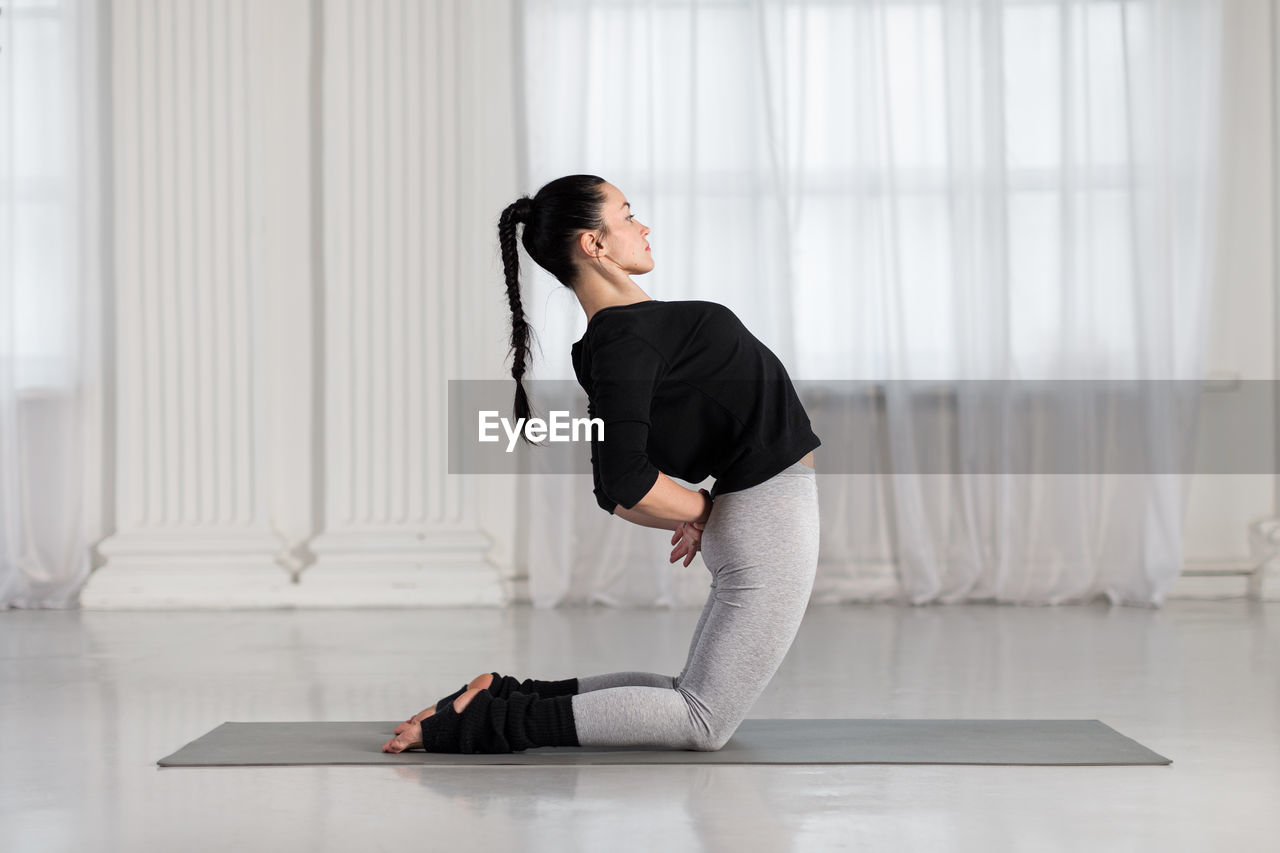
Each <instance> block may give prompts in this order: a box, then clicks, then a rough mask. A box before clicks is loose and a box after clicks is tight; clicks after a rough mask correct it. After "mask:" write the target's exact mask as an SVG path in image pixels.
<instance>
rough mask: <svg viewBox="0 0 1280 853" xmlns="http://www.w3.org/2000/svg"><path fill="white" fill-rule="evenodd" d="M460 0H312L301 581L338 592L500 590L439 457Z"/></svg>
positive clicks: (458, 124) (420, 598)
mask: <svg viewBox="0 0 1280 853" xmlns="http://www.w3.org/2000/svg"><path fill="white" fill-rule="evenodd" d="M458 5H459V4H454V3H416V2H415V3H403V2H398V0H393V2H368V0H327V2H325V4H324V16H325V27H324V32H325V40H324V57H325V61H324V85H323V93H324V96H323V97H324V109H323V113H324V127H323V138H324V188H325V190H324V241H323V242H324V269H325V286H324V293H325V302H324V316H325V319H324V330H325V333H324V352H323V363H324V374H325V405H324V434H325V442H324V463H323V468H324V482H325V488H324V495H325V499H324V533H323V534H322V535H320V536H319V537H317V538H316V539H315V541H313V542H312V543H311V550H312V551H313V552H314V553H315V554H316V556H317V561H316V564H315V565H314V566H312V567H311V568H308V569H307V570H306V571H305V573H304V574H303V579H302V585H303V587H304V588H313V587H318V586H323V587H324V588H326V589H332V590H334V591H335V592H336V593H340V594H341V598H342V600H344V601H352V600H355V601H358V602H361V603H364V602H366V601H367V600H368V599H369V598H370V597H371V596H372V597H379V598H385V597H387V595H388V594H390V600H388V601H386V603H388V604H498V603H501V601H502V600H503V597H504V596H503V591H502V585H501V582H500V578H499V576H498V572H497V570H496V569H495V568H494V567H493V566H491V565H490V564H489V563H488V562H486V560H485V557H484V554H485V551H486V550H487V549H488V547H489V545H490V539H489V537H488V536H487V535H485V534H484V533H482V532H481V531H480V530H479V529H478V526H477V523H476V520H475V519H474V518H473V517H472V509H471V507H472V501H471V500H470V498H471V496H470V495H469V494H468V492H467V486H468V482H469V479H468V478H467V477H463V476H456V475H454V476H450V475H449V474H448V471H447V468H448V456H447V441H448V431H447V413H448V379H449V378H451V377H458V376H461V375H463V373H462V365H463V357H462V355H463V341H464V336H465V334H466V329H467V327H468V318H467V317H465V316H464V315H463V310H462V307H461V306H462V304H463V300H462V295H461V293H460V291H461V290H462V289H463V288H466V287H468V286H471V282H469V281H468V280H467V276H466V275H464V274H463V271H464V267H465V266H466V265H465V264H464V255H465V248H464V245H469V244H470V241H473V240H475V239H476V238H477V235H475V234H472V233H469V231H468V230H467V225H466V214H465V208H466V206H467V203H468V202H467V199H466V198H465V193H466V192H467V190H466V188H465V187H464V186H463V181H462V174H461V173H462V172H463V164H464V160H465V159H466V157H467V154H468V153H469V152H468V148H467V147H466V145H465V143H464V135H465V132H466V127H465V126H464V110H465V106H466V105H465V104H464V103H463V102H462V97H461V94H460V90H461V83H462V75H461V70H460V68H459V62H460V57H459V50H460V46H459V43H460V41H461V34H460V32H459V27H460V23H461V22H460V18H459V12H458ZM495 240H496V237H495ZM494 287H495V288H497V285H494ZM496 292H497V291H496V290H495V293H496Z"/></svg>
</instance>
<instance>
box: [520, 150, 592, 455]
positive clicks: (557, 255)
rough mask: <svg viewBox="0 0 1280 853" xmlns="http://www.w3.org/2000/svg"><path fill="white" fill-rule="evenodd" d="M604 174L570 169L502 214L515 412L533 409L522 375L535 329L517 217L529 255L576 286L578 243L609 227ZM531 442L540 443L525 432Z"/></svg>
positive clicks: (524, 414)
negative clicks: (523, 280)
mask: <svg viewBox="0 0 1280 853" xmlns="http://www.w3.org/2000/svg"><path fill="white" fill-rule="evenodd" d="M604 183H605V179H604V178H599V177H596V176H595V175H567V176H565V177H563V178H556V179H555V180H554V181H552V182H551V183H549V184H547V185H546V186H544V187H543V188H542V189H540V190H538V192H537V193H536V194H535V195H534V196H533V198H529V197H528V196H521V197H520V198H518V199H516V200H515V201H514V202H513V203H511V204H509V205H507V208H506V210H504V211H502V216H501V217H500V218H499V219H498V245H499V246H500V247H501V249H502V268H503V272H504V273H505V275H506V279H507V303H508V304H509V305H510V306H511V352H512V353H513V358H512V360H511V375H512V376H513V377H514V378H515V380H516V399H515V405H514V409H515V416H516V417H517V418H527V417H529V415H530V409H529V398H528V396H526V394H525V391H524V385H522V384H521V382H520V380H521V378H522V377H523V376H524V371H525V362H526V360H527V359H528V357H529V335H530V333H531V331H532V330H531V329H530V328H529V324H528V322H526V321H525V318H524V308H523V307H521V304H520V257H519V253H518V252H517V251H516V223H517V222H522V223H524V234H523V235H522V236H521V238H520V242H521V243H523V244H524V249H525V251H526V252H528V253H529V257H531V258H533V260H534V262H535V263H536V264H537V265H538V266H540V267H542V268H543V269H544V270H546V271H547V272H549V273H551V274H552V275H554V276H555V277H556V278H557V279H559V280H560V283H561V284H563V285H564V286H565V287H568V288H570V289H572V288H573V286H574V281H575V279H576V278H577V275H578V270H577V267H576V266H575V264H574V261H573V245H574V242H575V241H576V240H577V239H578V235H579V234H581V233H582V232H584V231H600V232H602V233H605V234H607V233H608V227H607V226H606V224H605V221H604V216H602V215H601V209H602V208H603V207H604V204H605V200H606V199H605V194H604V190H602V189H600V187H601V185H603V184H604ZM520 437H521V438H523V439H524V441H525V442H526V443H528V444H536V442H532V441H529V439H528V438H527V437H525V434H524V430H521V431H520Z"/></svg>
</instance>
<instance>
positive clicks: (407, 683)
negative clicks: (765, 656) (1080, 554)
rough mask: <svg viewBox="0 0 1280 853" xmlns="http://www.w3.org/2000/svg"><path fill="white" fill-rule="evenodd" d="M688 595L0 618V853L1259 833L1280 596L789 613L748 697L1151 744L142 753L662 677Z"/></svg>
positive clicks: (1237, 845) (1185, 840)
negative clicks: (871, 758) (212, 736)
mask: <svg viewBox="0 0 1280 853" xmlns="http://www.w3.org/2000/svg"><path fill="white" fill-rule="evenodd" d="M696 617H697V611H693V610H676V611H663V610H644V611H618V610H607V609H585V610H584V609H578V610H560V611H537V610H532V609H530V608H528V607H520V608H512V609H507V610H492V609H476V610H416V611H409V610H399V611H389V610H382V611H367V610H366V611H357V610H347V611H341V610H333V611H264V612H251V611H239V612H222V613H200V612H167V613H81V612H20V611H8V612H2V613H0V849H2V850H5V851H25V850H33V851H35V850H39V851H56V850H75V851H87V850H127V851H142V850H228V849H236V850H239V851H248V850H283V851H288V850H308V851H310V850H362V851H363V850H381V849H385V850H390V849H429V850H444V849H449V850H460V849H467V850H489V849H502V848H505V849H519V850H522V851H531V850H556V851H564V850H592V851H595V850H608V851H611V853H614V852H616V851H624V850H645V851H649V850H663V851H676V850H712V851H719V850H724V851H730V850H732V851H742V850H768V851H775V850H796V851H818V850H838V849H859V850H873V851H880V850H886V851H899V850H982V851H990V850H1018V851H1022V850H1082V851H1083V850H1087V851H1100V850H1126V851H1127V850H1134V851H1146V850H1160V851H1167V850H1196V851H1200V850H1211V849H1220V850H1232V851H1252V850H1258V851H1262V850H1268V851H1270V850H1276V849H1280V808H1278V807H1277V804H1280V604H1258V603H1253V602H1245V601H1223V602H1209V601H1204V602H1192V601H1175V602H1170V603H1169V604H1167V605H1166V606H1165V607H1164V608H1163V609H1159V610H1145V609H1139V608H1127V607H1110V606H1108V605H1106V604H1096V605H1090V606H1085V607H1058V608H1040V607H1004V606H994V605H991V606H985V605H962V606H937V607H922V608H908V607H896V606H891V605H875V606H850V607H837V606H815V607H813V608H811V609H810V611H809V614H808V616H807V618H806V620H805V623H804V626H803V627H802V629H801V632H800V635H799V636H798V637H797V639H796V642H795V645H794V646H793V647H792V649H791V652H790V654H789V656H788V657H787V659H786V661H785V662H784V664H783V667H782V669H781V670H780V671H779V673H778V675H777V677H776V678H775V679H774V681H773V683H772V684H771V685H770V686H769V688H768V690H767V691H766V692H765V694H764V695H763V696H762V697H761V699H760V701H759V702H758V703H757V704H756V706H755V708H753V710H752V712H751V716H753V717H935V718H952V717H965V718H1044V719H1099V720H1102V721H1103V722H1105V723H1107V724H1108V725H1110V726H1112V727H1113V728H1115V729H1117V730H1119V731H1120V732H1121V733H1123V734H1125V735H1128V736H1129V737H1132V738H1134V739H1136V740H1138V741H1139V742H1141V743H1143V744H1145V745H1146V746H1148V747H1150V748H1151V749H1154V750H1155V751H1156V752H1159V753H1161V754H1162V755H1165V756H1168V757H1169V758H1172V759H1173V761H1174V763H1173V764H1172V765H1169V766H1166V767H986V766H930V765H917V766H894V765H852V766H840V767H817V766H785V767H759V766H661V765H650V766H622V767H506V768H503V767H477V768H461V769H459V768H442V767H345V768H344V767H266V768H164V769H162V768H159V767H157V766H156V765H155V761H156V759H158V758H160V757H161V756H164V755H167V754H168V753H170V752H172V751H174V750H176V749H177V748H178V747H180V746H182V745H183V744H185V743H187V742H189V741H191V740H193V739H194V738H196V737H198V736H199V735H201V734H203V733H205V732H207V731H208V730H210V729H212V728H213V727H215V726H217V725H218V724H220V723H222V722H224V721H227V720H259V721H268V720H360V719H364V720H391V719H397V718H404V717H406V716H409V715H410V714H411V713H413V712H415V711H418V710H420V709H421V708H423V707H424V706H426V705H428V704H430V703H431V702H433V701H434V700H435V699H436V698H437V697H438V696H441V695H443V694H445V693H448V692H450V691H452V690H454V689H455V688H456V687H457V686H458V685H460V684H462V683H463V682H464V681H466V680H468V679H470V678H471V677H473V676H475V675H477V674H479V673H480V672H482V671H487V670H490V669H496V670H498V671H500V672H503V673H507V674H512V675H519V676H521V677H525V676H536V677H542V678H563V677H568V676H570V675H578V674H583V673H589V672H605V671H612V670H619V669H646V670H650V671H654V672H676V671H679V669H680V666H681V665H682V663H683V660H684V655H685V652H686V647H687V641H688V635H689V632H690V631H692V629H693V625H694V622H695V620H696Z"/></svg>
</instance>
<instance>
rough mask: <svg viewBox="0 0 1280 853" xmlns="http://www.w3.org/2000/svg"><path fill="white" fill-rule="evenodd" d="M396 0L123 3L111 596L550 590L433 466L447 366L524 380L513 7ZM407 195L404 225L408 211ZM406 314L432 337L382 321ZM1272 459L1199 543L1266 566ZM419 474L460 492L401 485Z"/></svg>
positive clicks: (1266, 340)
mask: <svg viewBox="0 0 1280 853" xmlns="http://www.w3.org/2000/svg"><path fill="white" fill-rule="evenodd" d="M393 5H394V6H395V7H396V8H397V9H400V8H406V9H410V10H411V13H410V19H406V20H400V19H396V20H385V19H383V18H381V17H380V14H381V13H380V12H378V13H377V14H375V13H374V12H372V11H371V10H373V9H374V8H375V5H374V4H368V3H362V2H360V0H272V2H269V3H268V2H257V0H226V2H219V3H212V2H207V3H202V4H196V5H194V6H190V7H179V6H176V5H174V4H166V3H158V2H156V1H155V0H115V2H114V3H113V5H112V15H113V21H112V32H113V51H114V58H113V69H112V72H113V83H112V85H113V92H114V103H113V116H114V123H115V139H114V148H115V158H116V163H115V175H114V184H115V201H114V205H115V216H116V235H115V256H116V265H117V267H116V276H115V278H116V294H115V295H116V304H115V311H114V317H113V322H115V324H116V325H115V328H114V330H113V332H112V334H110V335H108V339H109V340H112V339H113V340H114V341H115V342H116V352H115V354H114V355H115V358H114V360H113V361H111V362H109V363H111V364H112V366H113V367H114V368H115V377H114V379H115V381H114V386H115V388H116V393H117V400H116V406H115V412H116V418H117V419H116V422H115V424H114V428H113V429H108V430H105V431H104V434H105V435H107V436H110V437H111V444H110V446H104V447H103V448H102V451H101V453H100V454H99V456H98V458H96V459H92V460H90V463H91V464H90V467H91V471H90V475H89V481H90V482H93V481H94V478H95V477H99V476H102V475H103V472H111V471H114V472H115V477H114V482H111V481H110V478H108V482H107V483H106V485H105V491H106V492H107V493H108V494H109V499H108V501H107V503H108V504H109V506H108V507H107V509H106V511H105V512H103V513H102V514H101V517H102V520H103V521H102V524H103V528H102V530H101V531H100V532H101V538H102V539H103V541H102V543H101V545H100V547H99V551H100V553H101V557H100V558H99V559H98V561H97V562H98V563H100V564H101V563H104V562H105V565H103V566H102V567H101V568H100V570H99V571H98V572H96V573H95V576H94V578H93V579H92V581H91V582H90V585H89V587H88V588H87V589H86V592H85V597H84V600H85V605H86V606H88V607H149V606H215V607H216V606H281V605H284V606H289V605H304V604H305V605H322V606H323V605H350V604H384V605H385V604H410V605H416V604H462V603H499V602H501V601H503V600H508V599H510V598H511V596H512V594H513V593H517V594H518V593H519V591H520V590H521V589H522V588H523V580H524V575H525V569H524V567H523V566H520V565H518V562H517V559H516V554H517V553H518V552H519V547H518V542H519V536H520V535H521V530H520V528H519V524H518V513H517V502H516V494H517V488H516V487H517V485H518V483H517V482H516V478H513V477H509V476H498V475H492V476H489V475H486V476H479V475H469V476H458V475H448V474H446V473H444V472H443V471H442V470H440V468H439V466H438V465H436V466H435V467H432V468H427V467H426V466H427V462H426V461H424V460H425V459H427V457H428V456H430V454H432V453H438V452H439V448H440V447H441V442H442V435H441V430H442V429H443V428H444V427H443V424H444V416H445V414H446V407H445V405H444V402H443V398H442V397H441V396H440V393H441V390H440V389H441V388H442V387H444V383H447V381H448V380H450V379H497V378H504V377H507V376H509V372H508V368H507V366H506V364H505V356H506V354H507V340H506V338H507V334H508V323H509V315H508V312H507V306H506V300H505V292H504V286H503V279H502V266H501V261H500V258H499V256H498V251H497V240H496V220H497V216H498V213H499V212H500V211H501V209H502V208H503V207H504V206H505V205H506V204H508V203H510V202H511V201H513V200H514V199H515V197H516V195H517V194H518V193H519V192H532V191H533V190H536V189H537V188H536V187H531V186H522V185H520V180H521V176H520V170H519V165H518V151H519V144H520V140H519V138H518V135H517V134H518V132H519V128H518V126H517V120H516V111H515V106H516V105H515V103H514V96H513V93H514V83H515V76H514V74H515V67H514V63H515V62H516V60H517V57H518V53H517V51H516V49H515V45H514V43H513V40H512V37H513V32H512V29H511V25H512V21H511V16H510V12H511V9H512V8H513V7H512V4H511V2H510V0H473V2H467V3H437V4H407V5H405V6H403V7H401V6H400V5H399V4H393ZM1224 7H1225V13H1226V20H1225V22H1224V23H1225V28H1224V37H1225V39H1226V49H1225V51H1224V56H1225V59H1226V67H1225V68H1224V75H1223V95H1224V100H1223V104H1224V123H1223V144H1224V148H1223V169H1222V184H1221V186H1222V191H1223V195H1222V203H1221V204H1220V206H1219V218H1220V222H1221V237H1220V244H1219V253H1218V259H1217V265H1216V285H1215V287H1216V290H1215V297H1214V303H1213V305H1214V307H1213V316H1212V318H1211V325H1212V331H1211V334H1210V342H1209V365H1208V366H1209V369H1210V371H1211V372H1213V373H1219V374H1227V375H1238V376H1240V377H1242V378H1246V379H1270V378H1275V377H1276V376H1277V373H1276V365H1277V352H1276V344H1275V329H1276V323H1275V318H1276V316H1277V305H1276V303H1275V284H1274V283H1275V278H1276V277H1275V275H1274V270H1273V263H1274V235H1275V234H1276V222H1275V219H1274V215H1273V199H1272V186H1273V183H1274V181H1273V162H1274V152H1275V150H1276V145H1275V140H1274V139H1273V135H1272V124H1273V122H1272V116H1273V106H1274V104H1275V89H1274V86H1273V85H1272V78H1271V65H1272V54H1273V48H1272V45H1273V35H1272V34H1273V32H1274V29H1273V26H1272V24H1273V21H1272V17H1271V4H1270V3H1269V2H1268V0H1228V2H1226V3H1224ZM376 8H378V9H381V8H382V7H381V6H380V5H379V6H377V7H376ZM397 14H398V13H397ZM428 14H429V15H436V14H439V15H440V17H439V18H428V17H417V15H428ZM175 33H176V34H178V35H179V37H180V38H179V39H178V40H177V41H174V40H173V39H172V35H173V34H175ZM197 34H198V35H199V36H200V38H199V39H196V38H195V37H196V35H197ZM437 62H439V63H440V64H439V66H437V64H436V63H437ZM320 69H323V71H324V74H325V76H324V78H323V85H321V83H322V80H321V77H320ZM422 104H426V105H427V106H425V107H424V106H419V105H422ZM400 105H403V106H400ZM415 146H421V147H420V148H416V147H415ZM393 210H394V211H409V214H408V218H407V220H406V221H407V222H408V223H409V228H408V229H407V230H406V231H404V232H400V231H398V230H393V231H391V232H390V233H389V232H388V227H387V226H388V223H396V222H398V221H399V219H400V218H401V217H400V214H398V213H397V214H392V213H390V211H393ZM231 235H236V236H237V239H239V242H237V243H230V242H228V240H229V239H230V237H231ZM406 259H407V260H406ZM428 261H430V263H428ZM387 282H390V283H391V285H392V286H391V287H389V288H388V287H384V285H385V284H386V283H387ZM383 299H386V300H388V301H386V302H383V301H381V300H383ZM397 300H398V301H397ZM356 306H359V307H356ZM366 308H368V309H370V311H369V312H368V313H365V309H366ZM408 310H412V311H413V312H414V313H413V314H412V315H411V316H412V317H413V319H414V323H415V325H414V327H413V330H414V333H415V334H411V335H409V336H407V337H399V336H393V337H392V338H390V339H387V338H384V337H383V335H382V333H381V332H380V331H377V330H374V331H370V329H371V328H372V327H370V326H369V322H370V321H371V319H373V320H376V319H377V318H378V317H379V316H385V315H387V314H388V313H391V314H393V315H395V316H399V315H398V314H395V312H397V311H400V312H403V311H408ZM357 312H359V313H358V314H357ZM379 312H381V313H379ZM457 319H460V320H461V322H460V323H459V322H456V321H455V320H457ZM215 335H218V336H220V337H219V338H218V339H217V340H220V341H222V342H223V344H224V348H223V349H219V348H218V347H217V346H213V345H212V344H213V342H214V340H215V338H214V336H215ZM427 341H429V342H430V348H429V349H425V350H424V349H423V346H424V342H427ZM547 343H548V344H550V343H551V342H547ZM565 345H566V346H567V342H565ZM423 352H429V353H430V355H431V357H430V358H423V356H422V353H423ZM353 353H354V356H353ZM387 382H390V383H392V384H391V385H388V384H385V383H387ZM322 384H323V387H322ZM108 387H110V383H109V385H108ZM397 388H398V389H401V390H400V391H397V390H396V389H397ZM322 390H323V393H321V391H322ZM398 394H399V395H400V396H397V395H398ZM369 412H374V413H375V414H374V416H373V417H372V418H369V419H365V420H358V419H356V418H353V416H352V413H356V414H358V415H364V414H367V413H369ZM409 412H416V413H418V415H417V416H418V417H420V420H416V421H415V420H408V421H406V418H408V417H410V415H409V414H407V413H409ZM388 413H390V414H388ZM404 423H410V424H413V425H414V428H415V429H417V430H419V431H420V435H421V442H422V444H421V445H419V446H417V447H416V448H415V447H414V445H413V436H412V435H410V434H408V433H409V432H411V430H403V429H402V428H401V425H403V424H404ZM424 454H425V455H424ZM406 460H410V461H412V462H415V463H420V464H414V465H410V466H409V468H410V470H409V471H408V472H406V471H405V470H401V469H403V468H404V467H405V464H406ZM357 470H358V471H359V472H361V473H360V476H362V477H365V478H366V479H364V480H361V481H360V482H359V483H357V484H352V483H347V482H346V480H344V478H350V477H351V476H353V474H352V472H353V471H357ZM415 471H418V472H421V471H426V472H427V474H426V475H425V478H424V479H419V480H414V479H413V477H415V476H418V475H417V474H415V473H414V472H415ZM406 477H407V478H409V479H407V480H406V479H405V478H406ZM1273 481H1274V478H1272V477H1263V476H1255V477H1199V478H1197V479H1196V481H1195V482H1194V483H1193V489H1192V494H1191V501H1190V507H1189V511H1188V512H1189V515H1188V519H1187V524H1186V527H1185V550H1186V553H1187V555H1188V558H1189V560H1191V561H1200V564H1201V565H1204V566H1210V567H1230V566H1231V565H1233V564H1238V563H1239V562H1240V561H1241V560H1243V559H1244V557H1245V556H1246V554H1247V551H1246V547H1245V537H1244V525H1245V522H1246V521H1247V520H1248V519H1249V518H1252V517H1255V516H1260V515H1270V514H1272V513H1273V512H1274V511H1275V509H1276V506H1275V492H1276V486H1275V483H1274V482H1273ZM338 484H343V485H341V486H339V487H338V488H335V486H338ZM355 486H359V489H360V490H361V491H359V497H351V495H352V494H353V492H354V490H355ZM344 490H345V491H344ZM335 494H339V496H343V497H342V500H335V499H334V495H335ZM420 494H426V495H430V496H434V497H429V498H427V499H425V500H424V501H419V500H417V499H416V498H411V499H410V500H409V501H408V503H407V504H406V503H403V502H402V503H397V501H398V500H400V497H399V496H402V495H420ZM344 495H345V496H344ZM87 517H90V518H95V517H98V513H96V512H94V513H91V514H89V515H88V516H87ZM604 521H605V520H604V519H603V518H602V523H604ZM295 579H297V580H298V581H300V582H297V583H294V582H293V581H294V580H295ZM1176 592H1177V589H1175V594H1176Z"/></svg>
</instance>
